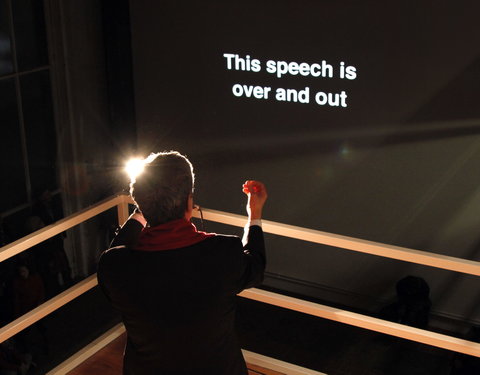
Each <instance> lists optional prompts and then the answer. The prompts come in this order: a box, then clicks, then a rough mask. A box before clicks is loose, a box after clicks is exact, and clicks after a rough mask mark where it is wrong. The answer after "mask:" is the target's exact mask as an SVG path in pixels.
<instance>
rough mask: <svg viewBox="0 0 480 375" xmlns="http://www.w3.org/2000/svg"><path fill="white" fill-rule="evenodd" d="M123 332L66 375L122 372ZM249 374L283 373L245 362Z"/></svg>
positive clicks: (109, 374)
mask: <svg viewBox="0 0 480 375" xmlns="http://www.w3.org/2000/svg"><path fill="white" fill-rule="evenodd" d="M124 346H125V334H123V335H122V336H120V337H119V338H117V339H116V340H114V341H112V342H111V343H110V344H109V345H107V346H106V347H105V348H103V349H101V350H100V351H98V352H97V353H96V354H95V355H93V356H92V357H90V358H89V359H87V360H86V361H85V362H83V363H82V364H81V365H79V366H77V367H76V368H74V369H73V370H72V371H70V372H69V373H68V375H91V374H102V375H119V374H121V373H122V353H123V348H124ZM247 367H248V374H249V375H283V374H281V373H279V372H276V371H272V370H268V369H265V368H262V367H259V366H255V365H252V364H247Z"/></svg>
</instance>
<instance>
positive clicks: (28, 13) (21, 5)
mask: <svg viewBox="0 0 480 375" xmlns="http://www.w3.org/2000/svg"><path fill="white" fill-rule="evenodd" d="M12 6H13V24H14V26H15V41H16V49H17V62H18V69H19V71H24V70H28V69H33V68H36V67H39V66H43V65H48V50H47V37H46V30H45V16H44V12H43V1H31V0H15V1H12Z"/></svg>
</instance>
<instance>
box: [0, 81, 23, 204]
mask: <svg viewBox="0 0 480 375" xmlns="http://www.w3.org/2000/svg"><path fill="white" fill-rule="evenodd" d="M0 113H1V126H2V147H0V158H1V163H0V171H1V176H2V183H1V184H0V194H1V197H2V198H1V199H0V212H3V211H5V210H8V209H11V208H14V207H16V206H18V205H20V204H22V203H25V202H27V192H26V188H25V172H24V164H23V158H22V143H21V138H20V125H19V122H18V112H17V100H16V95H15V83H14V81H13V79H4V80H0Z"/></svg>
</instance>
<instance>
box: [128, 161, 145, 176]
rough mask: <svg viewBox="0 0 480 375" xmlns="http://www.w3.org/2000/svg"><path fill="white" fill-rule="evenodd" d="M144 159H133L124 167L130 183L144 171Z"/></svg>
mask: <svg viewBox="0 0 480 375" xmlns="http://www.w3.org/2000/svg"><path fill="white" fill-rule="evenodd" d="M145 164H146V162H145V159H140V158H133V159H130V160H129V161H128V162H127V164H126V165H125V172H127V174H128V176H129V177H130V181H135V180H136V179H137V177H138V176H139V175H140V174H141V173H142V172H143V170H144V169H145Z"/></svg>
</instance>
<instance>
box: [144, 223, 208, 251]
mask: <svg viewBox="0 0 480 375" xmlns="http://www.w3.org/2000/svg"><path fill="white" fill-rule="evenodd" d="M212 236H215V233H205V232H199V231H198V230H197V228H196V227H195V225H193V223H191V222H190V221H188V220H186V219H183V218H182V219H178V220H173V221H169V222H168V223H164V224H160V225H157V226H156V227H150V228H144V229H143V230H142V232H141V233H140V236H139V238H138V242H137V244H136V245H135V250H143V251H158V250H171V249H178V248H181V247H186V246H190V245H193V244H196V243H198V242H200V241H203V240H205V239H207V238H208V237H212Z"/></svg>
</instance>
